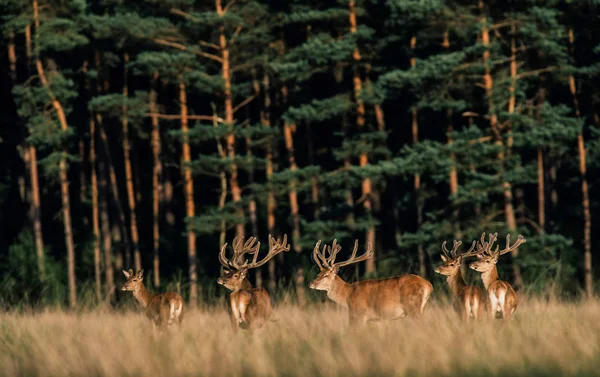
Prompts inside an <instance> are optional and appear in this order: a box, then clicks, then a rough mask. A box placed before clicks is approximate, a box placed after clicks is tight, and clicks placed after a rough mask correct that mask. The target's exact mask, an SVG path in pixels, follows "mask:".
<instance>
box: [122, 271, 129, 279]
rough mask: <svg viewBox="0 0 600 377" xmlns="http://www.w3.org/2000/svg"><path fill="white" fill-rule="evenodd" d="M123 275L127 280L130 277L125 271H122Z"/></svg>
mask: <svg viewBox="0 0 600 377" xmlns="http://www.w3.org/2000/svg"><path fill="white" fill-rule="evenodd" d="M123 275H125V277H126V278H127V279H129V277H130V276H131V274H130V273H129V272H127V271H125V270H123Z"/></svg>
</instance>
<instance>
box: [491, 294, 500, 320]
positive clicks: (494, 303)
mask: <svg viewBox="0 0 600 377" xmlns="http://www.w3.org/2000/svg"><path fill="white" fill-rule="evenodd" d="M489 299H490V318H491V319H495V318H496V312H497V311H498V304H499V302H498V298H497V297H496V295H494V294H493V293H490V294H489Z"/></svg>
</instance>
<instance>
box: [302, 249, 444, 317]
mask: <svg viewBox="0 0 600 377" xmlns="http://www.w3.org/2000/svg"><path fill="white" fill-rule="evenodd" d="M320 244H321V241H319V242H317V245H316V246H315V249H314V251H313V257H314V260H315V263H316V264H317V266H318V267H319V268H320V270H321V272H320V273H319V275H318V276H317V277H316V278H315V279H314V280H313V281H312V282H311V283H310V284H309V287H310V288H311V289H316V290H322V291H327V297H329V298H330V299H331V300H332V301H334V302H336V303H337V304H339V305H341V306H343V307H345V308H347V309H348V313H349V318H350V322H351V323H352V324H364V323H366V322H368V321H378V320H390V319H398V318H404V317H406V316H420V315H421V314H422V313H423V309H424V308H425V304H427V300H428V299H429V296H430V295H431V292H432V291H433V286H432V285H431V283H430V282H428V281H427V280H425V279H423V278H422V277H420V276H417V275H410V274H409V275H404V276H396V277H391V278H387V279H380V280H364V281H359V282H355V283H352V284H349V283H346V282H345V281H344V280H343V279H342V278H340V277H339V276H338V272H339V268H340V267H342V266H346V265H348V264H351V263H356V262H359V261H363V260H366V259H368V258H370V257H371V256H372V255H373V252H372V251H371V245H369V247H368V249H367V251H366V252H365V253H364V254H363V255H361V256H360V257H356V251H357V249H358V241H356V242H355V244H354V251H353V252H352V256H351V257H350V259H349V260H347V261H345V262H339V263H334V262H335V257H336V255H337V253H338V252H339V251H340V250H341V247H340V246H338V245H337V241H336V240H335V241H334V242H333V246H332V247H330V248H329V249H328V250H329V256H328V257H327V256H326V255H325V254H326V253H327V246H324V247H323V251H322V252H320V251H319V247H320Z"/></svg>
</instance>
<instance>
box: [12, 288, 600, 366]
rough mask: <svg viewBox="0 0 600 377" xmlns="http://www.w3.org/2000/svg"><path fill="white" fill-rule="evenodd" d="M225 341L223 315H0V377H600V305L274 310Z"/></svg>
mask: <svg viewBox="0 0 600 377" xmlns="http://www.w3.org/2000/svg"><path fill="white" fill-rule="evenodd" d="M275 317H276V318H277V319H278V321H277V322H276V323H269V324H268V325H267V326H266V327H265V328H264V329H263V330H261V331H259V332H257V333H255V334H254V335H253V336H248V335H247V334H245V333H238V334H234V333H233V332H232V330H231V328H230V325H229V320H228V317H227V313H226V312H225V311H224V310H221V309H219V310H216V309H215V310H211V311H205V312H202V311H193V312H187V313H186V317H185V319H184V326H183V328H182V330H181V331H180V332H177V331H170V332H167V333H162V334H160V333H159V334H153V332H152V328H151V326H150V323H149V322H148V320H147V319H146V318H145V317H144V316H143V314H141V313H139V312H128V313H115V312H110V311H93V312H86V313H81V314H74V313H66V312H44V313H40V314H16V313H5V314H0V376H192V375H193V376H405V375H408V376H453V375H460V376H515V375H516V376H542V375H543V376H548V375H550V376H561V375H589V376H598V375H600V348H599V347H600V303H598V302H591V303H580V304H566V303H544V302H541V301H539V300H533V301H529V302H526V303H522V304H521V306H520V307H519V308H518V309H517V312H516V315H515V317H514V320H512V321H511V322H509V323H506V324H504V325H502V322H501V321H498V320H495V321H484V322H482V323H476V324H469V325H466V324H463V323H460V322H459V321H457V320H456V317H455V315H454V313H453V312H452V311H451V308H450V307H449V306H448V305H443V304H435V303H430V305H429V306H428V308H427V312H426V315H425V317H424V318H423V319H422V320H420V321H413V320H410V319H404V320H398V321H394V322H389V323H379V324H372V325H369V326H366V327H364V328H361V329H358V330H356V331H354V330H351V329H349V328H348V326H347V315H346V313H345V312H344V311H343V310H339V309H337V308H335V307H333V306H330V305H322V306H316V307H313V308H309V309H305V310H300V309H298V308H295V307H293V306H285V307H280V308H279V309H278V310H277V311H276V313H275Z"/></svg>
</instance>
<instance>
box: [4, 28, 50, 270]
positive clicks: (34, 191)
mask: <svg viewBox="0 0 600 377" xmlns="http://www.w3.org/2000/svg"><path fill="white" fill-rule="evenodd" d="M11 35H12V34H11ZM12 38H14V35H12ZM10 42H11V43H12V46H11V43H9V53H8V56H9V61H10V70H11V74H12V76H11V78H12V79H13V80H15V83H16V80H17V56H16V51H15V48H16V47H15V45H14V39H11V40H10ZM25 51H26V57H27V69H28V71H29V67H30V66H31V55H32V47H31V25H29V24H28V25H27V26H26V27H25ZM23 149H24V153H25V157H26V158H25V166H26V169H27V171H28V173H29V184H30V185H31V193H30V203H29V205H30V210H29V217H30V218H31V224H32V226H33V236H34V239H35V252H36V258H37V266H38V273H39V276H40V281H41V282H44V281H46V261H45V260H46V253H45V251H44V236H43V233H42V219H41V217H42V213H41V212H42V211H41V200H40V183H39V174H38V166H37V150H36V148H35V146H33V145H31V144H29V143H27V142H24V143H23ZM24 196H25V195H23V197H24Z"/></svg>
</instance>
